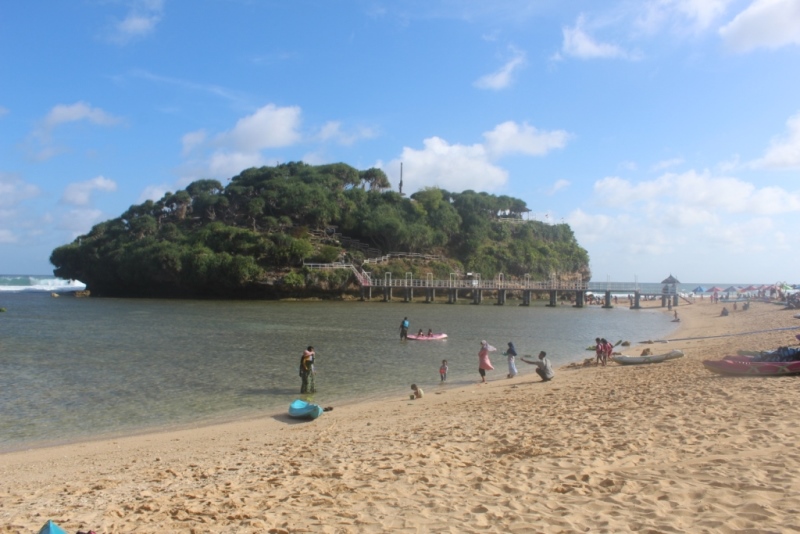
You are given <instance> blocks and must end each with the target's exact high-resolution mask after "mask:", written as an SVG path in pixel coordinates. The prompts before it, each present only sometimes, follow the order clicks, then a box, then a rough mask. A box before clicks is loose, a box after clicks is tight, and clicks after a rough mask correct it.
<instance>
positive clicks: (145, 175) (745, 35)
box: [0, 0, 800, 284]
mask: <svg viewBox="0 0 800 534" xmlns="http://www.w3.org/2000/svg"><path fill="white" fill-rule="evenodd" d="M0 49H2V50H3V54H0V273H3V274H49V273H52V268H53V267H52V265H50V263H49V257H50V253H51V252H52V250H53V249H54V248H56V247H58V246H60V245H63V244H66V243H69V242H71V241H72V240H73V239H75V238H76V237H77V236H79V235H81V234H84V233H86V232H88V231H89V230H90V229H91V227H92V226H93V225H94V224H97V223H99V222H101V221H104V220H108V219H111V218H114V217H118V216H119V215H121V214H122V213H123V212H124V211H125V210H126V209H127V208H128V207H130V206H131V205H135V204H140V203H142V202H144V201H145V200H147V199H153V200H156V199H159V198H161V197H162V196H163V194H164V193H165V192H168V191H172V192H174V191H176V190H178V189H181V188H184V187H185V186H186V185H188V184H189V183H191V182H192V181H194V180H197V179H203V178H213V179H217V180H219V181H220V182H222V183H223V184H226V183H228V180H229V179H230V178H231V177H233V176H236V175H237V174H238V173H239V172H241V171H242V170H244V169H246V168H249V167H254V166H262V165H275V164H278V163H284V162H289V161H304V162H306V163H309V164H322V163H333V162H344V163H347V164H349V165H352V166H353V167H356V168H357V169H360V170H363V169H368V168H370V167H379V168H382V169H383V170H384V171H385V172H386V173H387V175H388V176H389V179H390V181H391V182H392V185H393V188H395V190H396V189H397V187H398V185H399V181H400V172H401V171H400V169H401V163H402V173H403V174H402V179H403V193H405V194H412V193H413V192H415V191H417V190H419V189H421V188H424V187H441V188H443V189H446V190H448V191H452V192H461V191H465V190H468V189H472V190H475V191H486V192H488V193H492V194H496V195H508V196H511V197H515V198H519V199H522V200H524V201H525V202H526V203H527V206H528V208H529V209H530V210H531V212H530V213H529V214H528V215H529V216H530V217H531V218H534V219H537V220H540V221H546V222H550V223H561V222H564V223H567V224H569V225H570V226H571V228H572V229H573V231H574V233H575V236H576V238H577V240H578V242H579V243H580V245H581V246H583V247H584V248H585V249H586V250H587V251H588V253H589V257H590V268H591V270H592V280H593V281H601V282H604V281H611V282H632V281H638V282H659V281H661V280H662V279H663V278H666V277H667V276H668V275H670V274H672V275H674V276H675V277H676V278H678V279H679V280H680V281H681V282H684V283H692V282H697V283H718V282H721V283H747V284H749V283H773V282H777V281H787V282H790V283H800V268H799V267H798V266H800V261H798V260H800V252H799V251H800V232H798V231H797V230H798V228H800V0H604V1H602V2H601V1H597V0H528V1H525V0H492V1H491V2H488V1H486V0H424V1H423V0H292V1H282V0H191V1H190V0H72V1H69V2H64V1H63V0H42V1H38V2H3V5H2V6H0Z"/></svg>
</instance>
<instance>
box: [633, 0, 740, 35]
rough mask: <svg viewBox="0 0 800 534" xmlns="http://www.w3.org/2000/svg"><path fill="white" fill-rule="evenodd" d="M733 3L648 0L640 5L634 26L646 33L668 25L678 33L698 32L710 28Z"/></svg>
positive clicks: (727, 1)
mask: <svg viewBox="0 0 800 534" xmlns="http://www.w3.org/2000/svg"><path fill="white" fill-rule="evenodd" d="M734 1H735V0H650V1H648V2H646V3H643V4H642V6H641V7H642V9H643V13H642V14H641V15H640V16H639V18H638V19H637V20H636V22H635V26H636V27H637V28H638V29H640V30H642V31H644V32H646V33H656V32H658V31H660V30H661V29H662V27H663V26H665V25H668V24H670V25H672V27H673V28H675V29H677V30H678V31H679V32H685V31H686V30H687V29H689V30H691V31H694V32H700V31H703V30H707V29H708V28H710V27H712V25H713V24H714V23H715V22H716V21H717V20H719V19H720V17H722V16H723V15H724V14H725V12H726V11H727V9H728V6H729V5H730V4H731V3H733V2H734Z"/></svg>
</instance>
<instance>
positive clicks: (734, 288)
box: [723, 286, 739, 293]
mask: <svg viewBox="0 0 800 534" xmlns="http://www.w3.org/2000/svg"><path fill="white" fill-rule="evenodd" d="M723 291H724V292H725V293H736V292H737V291H739V288H738V287H736V286H730V287H729V288H728V289H723Z"/></svg>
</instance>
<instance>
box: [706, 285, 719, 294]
mask: <svg viewBox="0 0 800 534" xmlns="http://www.w3.org/2000/svg"><path fill="white" fill-rule="evenodd" d="M720 291H722V289H720V288H718V287H717V286H714V287H710V288H708V289H706V293H719V292H720Z"/></svg>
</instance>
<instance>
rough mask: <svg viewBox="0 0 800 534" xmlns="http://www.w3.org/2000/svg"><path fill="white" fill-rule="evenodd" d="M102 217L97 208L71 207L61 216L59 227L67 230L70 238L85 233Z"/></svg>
mask: <svg viewBox="0 0 800 534" xmlns="http://www.w3.org/2000/svg"><path fill="white" fill-rule="evenodd" d="M102 218H103V212H102V211H100V210H97V209H73V210H69V211H68V212H67V213H65V214H63V215H62V216H61V222H60V224H59V227H60V228H63V229H64V230H67V231H69V233H70V235H71V237H72V239H75V238H76V237H78V236H79V235H82V234H85V233H86V232H88V231H89V230H91V228H92V226H94V225H95V224H96V223H98V222H99V221H100V220H101V219H102Z"/></svg>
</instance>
